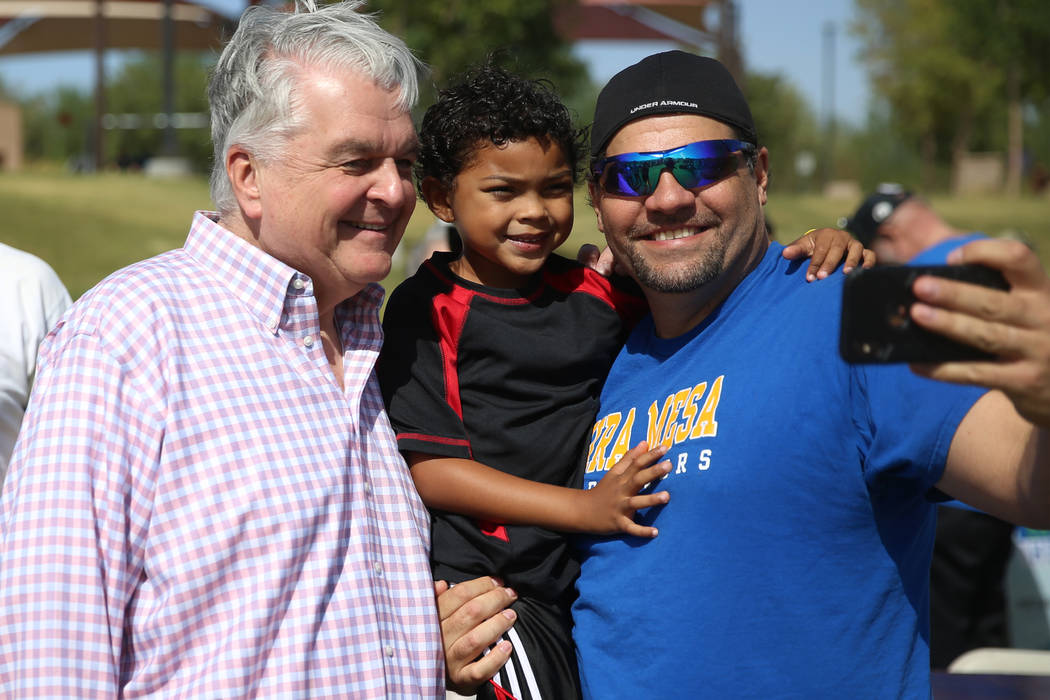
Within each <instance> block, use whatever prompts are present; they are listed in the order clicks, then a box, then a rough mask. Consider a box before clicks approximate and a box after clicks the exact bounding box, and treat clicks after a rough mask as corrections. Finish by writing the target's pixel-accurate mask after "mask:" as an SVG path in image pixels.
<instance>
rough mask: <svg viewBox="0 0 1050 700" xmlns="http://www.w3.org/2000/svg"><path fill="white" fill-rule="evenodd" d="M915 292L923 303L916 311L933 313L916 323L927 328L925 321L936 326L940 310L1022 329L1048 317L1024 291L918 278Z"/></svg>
mask: <svg viewBox="0 0 1050 700" xmlns="http://www.w3.org/2000/svg"><path fill="white" fill-rule="evenodd" d="M912 291H913V292H914V293H915V298H916V299H918V300H919V301H920V302H924V303H923V304H920V305H917V307H923V309H932V310H933V311H930V312H926V311H925V310H920V314H922V317H921V318H920V319H917V320H919V322H920V323H921V324H922V325H926V323H924V320H927V319H929V321H930V322H934V320H933V319H934V318H935V316H936V314H935V313H934V312H936V311H937V310H943V311H954V312H960V313H964V314H968V315H970V316H973V317H976V318H979V319H982V320H985V321H995V322H999V323H1006V324H1011V325H1016V326H1021V327H1025V326H1029V327H1030V326H1033V325H1038V324H1039V323H1040V317H1042V316H1045V315H1046V313H1047V310H1046V309H1037V308H1034V306H1033V304H1032V303H1031V301H1030V299H1031V298H1032V297H1031V296H1030V295H1029V294H1026V293H1025V292H1024V290H1020V289H1018V290H1015V291H1013V292H1005V291H1002V290H999V289H990V288H988V287H983V286H981V285H977V284H970V283H967V282H959V281H956V280H950V279H945V278H944V277H938V276H936V275H923V276H921V277H919V278H918V279H916V280H915V284H913V285H912ZM1036 298H1038V297H1036ZM1040 301H1041V299H1040ZM934 307H938V308H934ZM913 315H914V314H913Z"/></svg>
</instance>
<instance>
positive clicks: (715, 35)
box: [556, 0, 743, 80]
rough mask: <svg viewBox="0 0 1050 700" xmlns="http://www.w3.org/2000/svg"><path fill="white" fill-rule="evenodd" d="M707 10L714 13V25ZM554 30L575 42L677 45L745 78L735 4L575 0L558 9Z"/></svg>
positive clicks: (707, 0)
mask: <svg viewBox="0 0 1050 700" xmlns="http://www.w3.org/2000/svg"><path fill="white" fill-rule="evenodd" d="M708 8H712V9H713V10H715V11H716V12H715V13H714V18H715V20H716V21H714V22H712V23H710V24H709V19H710V18H711V15H712V13H711V12H708ZM556 26H557V27H558V30H559V32H561V34H562V35H563V36H566V37H568V38H570V39H574V40H578V39H624V40H630V39H657V40H663V41H676V42H678V43H680V44H686V45H689V46H693V47H695V48H697V49H700V50H703V51H706V52H708V53H712V54H714V55H716V56H717V57H718V58H719V60H721V61H722V62H723V63H725V64H726V67H728V68H729V70H730V72H731V73H733V75H734V76H736V77H737V80H740V78H741V77H742V73H743V68H742V64H741V59H740V49H739V39H738V35H737V12H736V4H735V3H734V2H733V0H577V1H576V2H575V3H566V4H563V5H562V6H561V7H560V8H559V12H558V15H557V18H556Z"/></svg>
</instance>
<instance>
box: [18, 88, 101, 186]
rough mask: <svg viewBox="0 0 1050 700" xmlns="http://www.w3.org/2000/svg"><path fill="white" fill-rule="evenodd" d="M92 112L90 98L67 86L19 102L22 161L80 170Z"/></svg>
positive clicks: (83, 162)
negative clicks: (40, 162) (66, 164)
mask: <svg viewBox="0 0 1050 700" xmlns="http://www.w3.org/2000/svg"><path fill="white" fill-rule="evenodd" d="M93 110H94V104H93V102H92V100H91V98H90V97H89V96H88V95H87V94H86V93H84V92H81V91H79V90H77V89H76V88H73V87H69V86H63V87H57V88H55V89H54V90H51V91H50V92H47V93H44V94H42V95H37V96H35V97H31V98H29V99H26V100H23V101H22V120H23V121H22V124H23V129H24V133H25V154H26V159H27V160H50V161H58V162H63V161H65V162H68V163H69V165H70V166H71V167H72V168H74V169H77V168H79V167H81V166H83V165H84V164H85V163H86V161H85V160H84V159H85V158H86V155H85V154H86V152H87V142H88V130H89V129H90V128H91V119H92V115H93Z"/></svg>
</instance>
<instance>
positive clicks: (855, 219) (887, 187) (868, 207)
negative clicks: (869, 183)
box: [839, 183, 913, 247]
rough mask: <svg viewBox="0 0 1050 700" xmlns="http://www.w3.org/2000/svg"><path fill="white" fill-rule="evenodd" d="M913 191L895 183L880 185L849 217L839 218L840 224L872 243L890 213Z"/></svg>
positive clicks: (908, 197)
mask: <svg viewBox="0 0 1050 700" xmlns="http://www.w3.org/2000/svg"><path fill="white" fill-rule="evenodd" d="M912 196H913V195H912V193H911V192H909V191H908V190H906V189H904V187H902V186H901V185H898V184H895V183H885V184H882V185H879V186H878V187H877V188H876V189H875V191H874V192H872V193H871V194H870V195H868V197H867V199H865V200H864V201H863V202H861V205H860V206H859V207H857V211H855V212H853V216H851V217H849V218H848V219H839V226H841V227H842V228H844V229H846V230H847V231H849V232H850V233H852V234H853V236H854V237H855V238H856V239H857V240H858V241H860V242H861V243H863V244H864V246H865V247H867V246H869V245H871V242H872V241H873V240H875V235H876V234H877V233H878V231H879V226H881V225H882V222H883V221H885V220H886V219H888V218H890V214H892V213H893V212H895V211H896V210H897V207H899V206H900V205H901V204H904V202H906V201H907V200H908V199H910V198H911V197H912Z"/></svg>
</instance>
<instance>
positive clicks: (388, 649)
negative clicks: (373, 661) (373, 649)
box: [383, 644, 394, 658]
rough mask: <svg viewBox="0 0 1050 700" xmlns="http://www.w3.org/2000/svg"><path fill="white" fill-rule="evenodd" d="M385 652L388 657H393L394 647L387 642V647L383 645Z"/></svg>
mask: <svg viewBox="0 0 1050 700" xmlns="http://www.w3.org/2000/svg"><path fill="white" fill-rule="evenodd" d="M383 653H384V654H386V655H387V656H388V657H390V658H393V657H394V647H393V646H391V645H390V644H387V645H386V646H385V647H383Z"/></svg>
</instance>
